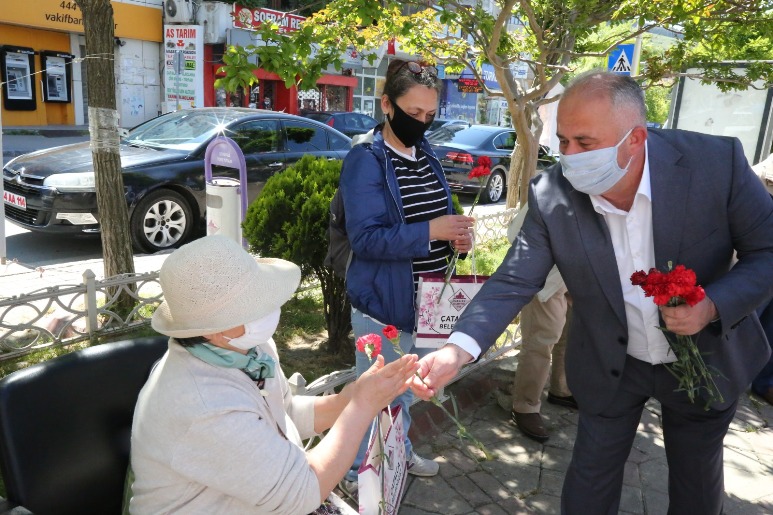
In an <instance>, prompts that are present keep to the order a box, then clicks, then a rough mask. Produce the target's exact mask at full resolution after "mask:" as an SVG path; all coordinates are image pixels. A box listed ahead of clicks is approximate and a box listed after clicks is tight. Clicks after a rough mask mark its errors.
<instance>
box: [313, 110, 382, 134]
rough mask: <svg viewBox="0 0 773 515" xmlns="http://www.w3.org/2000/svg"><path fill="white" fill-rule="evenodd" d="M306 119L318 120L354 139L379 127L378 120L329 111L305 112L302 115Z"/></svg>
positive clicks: (358, 114)
mask: <svg viewBox="0 0 773 515" xmlns="http://www.w3.org/2000/svg"><path fill="white" fill-rule="evenodd" d="M301 114H302V115H303V116H305V117H306V118H311V119H312V120H317V121H318V122H322V123H324V124H325V125H328V126H330V127H332V128H334V129H336V130H338V131H341V132H343V133H344V134H346V135H347V136H349V137H350V138H351V137H354V136H355V135H357V134H365V133H366V132H368V131H369V130H371V129H372V128H373V127H375V126H376V125H378V120H376V119H375V118H373V117H372V116H368V115H367V114H362V113H344V112H328V111H305V112H303V113H301Z"/></svg>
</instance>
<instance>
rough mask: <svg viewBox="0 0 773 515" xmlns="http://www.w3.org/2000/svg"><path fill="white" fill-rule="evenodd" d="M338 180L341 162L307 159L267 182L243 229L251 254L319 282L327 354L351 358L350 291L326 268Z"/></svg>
mask: <svg viewBox="0 0 773 515" xmlns="http://www.w3.org/2000/svg"><path fill="white" fill-rule="evenodd" d="M340 175H341V161H335V160H334V161H328V160H327V159H325V158H316V157H314V156H310V155H307V156H304V157H303V158H302V159H301V160H300V161H298V162H297V163H296V164H295V165H293V166H291V167H289V168H288V169H287V170H285V171H283V172H282V173H278V174H276V175H274V176H273V177H271V178H270V179H269V180H268V181H266V185H265V187H264V188H263V191H262V192H261V194H260V195H259V196H258V198H257V199H256V200H255V201H254V202H253V203H252V204H250V207H249V208H248V209H247V215H246V216H245V219H244V222H243V224H242V228H243V234H244V238H245V239H246V240H247V242H248V243H249V245H250V250H252V251H253V252H257V253H258V254H260V255H262V256H267V257H278V258H282V259H287V260H288V261H292V262H293V263H296V264H298V265H299V266H300V267H301V271H302V273H303V277H304V278H309V277H311V276H316V278H317V279H318V280H319V282H320V285H321V287H322V303H323V309H324V313H325V322H326V324H327V331H328V344H327V350H328V351H329V352H331V353H334V354H339V353H350V352H351V344H350V342H349V332H350V331H351V306H350V304H349V299H348V297H347V296H346V285H345V283H344V280H343V279H341V278H339V277H336V276H335V275H334V274H333V271H332V270H331V269H330V268H327V267H326V266H325V265H324V264H323V261H324V259H325V254H326V253H327V243H328V240H327V227H328V221H329V219H330V212H329V207H330V200H331V199H332V198H333V194H334V193H335V190H336V188H337V187H338V179H339V176H340Z"/></svg>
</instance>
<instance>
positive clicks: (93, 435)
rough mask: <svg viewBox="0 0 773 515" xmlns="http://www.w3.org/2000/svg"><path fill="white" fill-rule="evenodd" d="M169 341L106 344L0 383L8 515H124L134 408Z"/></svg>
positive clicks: (0, 466)
mask: <svg viewBox="0 0 773 515" xmlns="http://www.w3.org/2000/svg"><path fill="white" fill-rule="evenodd" d="M167 340H168V339H167V338H166V337H160V336H159V337H151V338H137V339H133V340H125V341H119V342H113V343H105V344H102V345H97V346H94V347H89V348H86V349H83V350H79V351H75V352H72V353H70V354H67V355H65V356H61V357H58V358H55V359H52V360H50V361H46V362H43V363H40V364H37V365H33V366H31V367H29V368H27V369H24V370H19V371H17V372H14V373H13V374H10V375H9V376H7V377H5V378H4V379H2V380H1V381H0V471H1V472H2V475H3V479H4V480H5V486H6V492H7V496H8V500H7V501H8V505H6V506H5V509H11V508H13V506H14V505H16V506H21V508H19V507H16V508H14V509H12V510H11V511H10V513H13V514H20V513H29V512H28V511H26V510H30V511H31V512H32V513H35V514H38V515H44V514H47V513H55V514H57V515H59V514H69V513H78V514H86V513H89V514H91V513H94V514H97V513H98V514H111V513H116V514H117V513H121V504H122V497H123V487H124V479H125V475H126V469H127V466H128V463H129V447H130V436H131V425H132V416H133V414H134V405H135V403H136V401H137V395H138V394H139V391H140V389H141V388H142V386H143V384H144V383H145V381H146V379H147V378H148V375H149V373H150V370H151V368H152V366H153V364H154V363H155V362H156V361H157V360H158V359H159V358H160V357H161V356H162V355H163V354H164V352H165V351H166V349H167Z"/></svg>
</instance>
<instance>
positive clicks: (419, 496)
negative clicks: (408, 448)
mask: <svg viewBox="0 0 773 515" xmlns="http://www.w3.org/2000/svg"><path fill="white" fill-rule="evenodd" d="M403 505H405V506H410V507H413V508H418V509H420V510H424V511H425V512H429V513H442V514H448V515H461V514H464V513H469V512H470V511H472V506H470V504H469V503H468V502H467V501H466V500H465V499H464V497H463V496H462V493H460V492H457V491H456V490H454V489H453V488H452V487H451V486H450V485H449V484H448V483H447V482H446V481H445V480H444V479H443V478H440V477H438V476H435V477H430V478H416V480H415V481H414V482H413V484H411V487H410V488H409V489H408V491H407V493H406V494H405V497H404V499H403ZM400 513H401V514H402V513H403V510H402V509H401V510H400Z"/></svg>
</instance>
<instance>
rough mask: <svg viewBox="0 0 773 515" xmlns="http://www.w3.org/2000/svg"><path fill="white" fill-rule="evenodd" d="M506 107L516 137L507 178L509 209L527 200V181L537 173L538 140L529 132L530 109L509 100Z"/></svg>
mask: <svg viewBox="0 0 773 515" xmlns="http://www.w3.org/2000/svg"><path fill="white" fill-rule="evenodd" d="M508 107H509V109H510V113H511V114H512V115H513V126H514V127H515V135H516V145H515V149H513V157H512V159H511V160H510V172H509V174H508V177H507V207H508V208H511V207H517V206H519V205H523V204H525V203H526V201H527V200H528V194H529V190H528V187H529V181H530V180H531V178H532V177H534V175H535V174H536V173H537V155H538V154H539V140H538V139H537V137H535V136H534V134H532V131H531V116H530V111H531V107H530V106H525V107H522V106H520V105H518V104H517V103H516V102H515V101H510V100H508Z"/></svg>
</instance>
